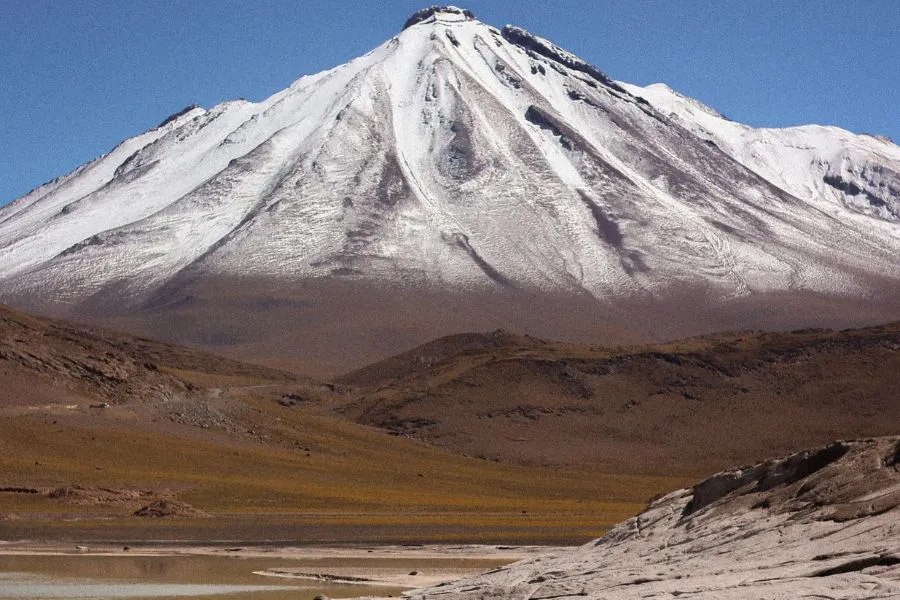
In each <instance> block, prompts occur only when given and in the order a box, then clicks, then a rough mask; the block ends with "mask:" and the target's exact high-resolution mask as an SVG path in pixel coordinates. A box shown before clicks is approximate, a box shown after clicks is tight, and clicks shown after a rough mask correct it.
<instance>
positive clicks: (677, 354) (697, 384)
mask: <svg viewBox="0 0 900 600" xmlns="http://www.w3.org/2000/svg"><path fill="white" fill-rule="evenodd" d="M340 381H341V382H342V383H344V384H345V385H349V386H353V390H354V394H355V395H357V396H358V398H357V399H355V400H353V401H351V402H349V403H347V404H346V405H345V406H344V407H342V408H341V409H340V410H341V412H343V414H346V415H347V416H349V417H350V418H352V419H354V420H356V421H357V422H360V423H366V424H370V425H374V426H378V427H382V428H386V429H388V430H390V431H392V432H394V433H395V434H396V435H402V436H408V437H412V438H415V439H420V440H424V441H427V442H428V443H431V444H435V445H437V446H439V447H441V448H445V449H448V450H451V451H454V452H459V453H463V454H468V455H472V456H479V457H484V458H488V459H492V460H500V461H503V462H515V463H519V464H528V465H542V466H552V465H556V466H576V465H578V466H582V467H584V466H591V467H594V468H599V469H602V470H607V471H612V472H626V473H656V474H660V473H679V474H686V473H693V474H696V475H703V474H710V473H714V472H717V471H719V470H722V469H724V468H727V467H729V466H733V465H735V464H746V463H749V462H754V461H758V460H762V459H764V458H766V457H768V456H771V455H772V454H778V453H786V452H790V451H795V450H799V449H801V448H803V447H809V446H814V445H818V444H822V443H827V442H829V441H832V440H835V439H842V438H850V437H862V436H875V435H890V434H896V433H897V427H898V425H897V424H898V423H900V394H898V390H900V323H895V324H892V325H886V326H879V327H871V328H866V329H861V330H848V331H830V330H803V331H796V332H792V333H761V332H747V333H735V334H723V335H717V336H710V337H705V338H695V339H689V340H685V341H681V342H674V343H670V344H665V345H655V346H637V347H625V348H605V347H598V346H584V345H571V344H562V343H555V342H546V341H542V340H537V339H533V338H528V337H523V336H515V335H511V334H508V333H505V332H495V333H494V334H485V335H472V334H467V335H460V336H451V337H449V338H444V339H441V340H436V341H434V342H432V343H429V344H426V345H425V346H422V347H420V348H417V349H415V350H412V351H410V352H407V353H404V354H402V355H400V356H397V357H394V358H391V359H388V360H386V361H383V362H380V363H377V364H375V365H370V366H368V367H365V368H363V369H360V370H357V371H354V372H352V373H350V374H348V375H347V376H345V377H343V378H342V379H341V380H340Z"/></svg>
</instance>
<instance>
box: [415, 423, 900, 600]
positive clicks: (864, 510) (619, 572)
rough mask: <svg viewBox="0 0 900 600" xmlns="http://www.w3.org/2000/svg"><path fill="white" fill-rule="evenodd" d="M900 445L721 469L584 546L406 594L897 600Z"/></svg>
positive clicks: (876, 444)
mask: <svg viewBox="0 0 900 600" xmlns="http://www.w3.org/2000/svg"><path fill="white" fill-rule="evenodd" d="M898 523H900V438H897V437H892V438H880V439H869V440H859V441H848V442H838V443H835V444H832V445H830V446H827V447H823V448H816V449H814V450H809V451H805V452H801V453H798V454H794V455H791V456H785V457H783V458H780V459H776V460H769V461H766V462H764V463H760V464H756V465H753V466H750V467H744V468H741V469H735V470H730V471H726V472H722V473H719V474H717V475H715V476H713V477H711V478H710V479H707V480H705V481H703V482H701V483H699V484H697V485H695V486H694V487H693V488H686V489H683V490H679V491H677V492H673V493H671V494H668V495H666V496H663V497H662V498H659V499H658V500H655V501H654V502H652V503H651V504H650V505H649V507H648V508H647V510H645V511H644V512H642V513H641V514H640V515H638V516H636V517H634V518H632V519H629V520H628V521H626V522H624V523H622V524H620V525H619V526H617V527H616V528H615V529H613V530H612V531H610V532H609V533H607V534H606V535H605V536H603V537H602V538H600V539H599V540H596V541H594V542H591V543H589V544H586V545H584V546H582V547H580V548H577V549H574V550H571V551H568V552H562V553H558V554H555V555H546V556H542V557H540V558H535V559H532V560H528V561H522V562H519V563H516V564H514V565H510V566H507V567H501V568H499V569H495V570H494V571H491V572H489V573H487V574H484V575H481V576H478V577H474V578H468V579H464V580H461V581H457V582H454V583H451V584H448V585H444V586H440V587H436V588H431V589H425V590H417V591H415V592H410V593H409V597H410V598H412V599H414V600H420V599H421V600H424V599H425V598H454V599H459V600H467V599H473V600H474V599H476V598H478V599H480V598H496V599H498V600H525V599H528V598H531V599H535V598H586V599H589V600H590V599H600V598H621V599H623V600H630V599H637V598H648V597H663V598H672V597H676V596H689V597H691V598H698V599H700V600H714V599H715V600H730V599H735V600H737V599H740V600H756V599H759V600H763V599H767V600H768V599H773V598H778V599H788V598H842V599H845V600H863V599H879V598H883V599H885V600H886V599H888V598H897V597H900V530H898Z"/></svg>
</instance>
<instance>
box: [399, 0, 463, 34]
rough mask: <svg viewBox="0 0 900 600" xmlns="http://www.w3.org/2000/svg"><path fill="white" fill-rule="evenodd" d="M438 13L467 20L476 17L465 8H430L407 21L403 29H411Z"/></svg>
mask: <svg viewBox="0 0 900 600" xmlns="http://www.w3.org/2000/svg"><path fill="white" fill-rule="evenodd" d="M437 13H448V14H454V15H463V16H464V17H466V18H467V19H474V18H475V15H474V14H472V11H470V10H466V9H463V8H457V7H455V6H437V5H436V6H429V7H428V8H423V9H422V10H418V11H416V12H414V13H413V15H412V16H411V17H410V18H409V19H407V20H406V23H404V24H403V29H409V28H410V27H412V26H413V25H416V24H418V23H421V22H422V21H425V20H427V19H429V18H431V17H433V16H434V15H435V14H437Z"/></svg>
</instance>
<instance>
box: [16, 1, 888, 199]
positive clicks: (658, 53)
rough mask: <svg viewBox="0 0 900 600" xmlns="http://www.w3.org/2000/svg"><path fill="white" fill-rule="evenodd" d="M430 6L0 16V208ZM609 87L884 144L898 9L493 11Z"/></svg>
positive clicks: (772, 5) (281, 5) (157, 8)
mask: <svg viewBox="0 0 900 600" xmlns="http://www.w3.org/2000/svg"><path fill="white" fill-rule="evenodd" d="M427 4H430V2H429V1H428V0H424V1H420V2H411V1H405V0H403V1H401V0H395V1H393V0H392V1H384V2H366V3H362V2H343V3H342V2H337V1H330V2H312V1H305V0H252V1H248V0H215V1H213V0H198V1H195V0H165V1H164V0H156V1H149V2H147V1H145V2H122V1H119V0H116V1H113V0H103V1H100V0H79V1H78V2H68V1H66V0H0V8H2V12H0V14H2V20H0V74H2V78H0V115H2V119H0V156H2V158H0V205H2V204H5V203H7V202H8V201H10V200H13V199H14V198H16V197H18V196H20V195H22V194H24V193H26V192H27V191H28V190H29V189H31V188H33V187H35V186H37V185H39V184H41V183H43V182H44V181H47V180H49V179H52V178H53V177H56V176H58V175H62V174H64V173H66V172H68V171H70V170H72V169H74V168H75V167H77V166H79V165H80V164H82V163H84V162H86V161H88V160H90V159H92V158H94V157H96V156H98V155H100V154H102V153H104V152H107V151H108V150H110V149H111V148H112V147H113V146H114V145H115V144H117V143H118V142H119V141H121V140H122V139H125V138H127V137H130V136H132V135H135V134H137V133H140V132H142V131H144V130H147V129H149V128H151V127H154V126H155V125H156V124H158V123H159V122H160V121H162V120H163V119H164V118H165V117H166V116H168V115H169V114H171V113H173V112H175V111H177V110H179V109H180V108H182V107H183V106H185V105H187V104H191V103H197V104H201V105H203V106H205V107H207V108H208V107H210V106H213V105H214V104H216V103H218V102H221V101H224V100H228V99H233V98H238V97H244V98H247V99H249V100H260V99H262V98H265V97H266V96H268V95H270V94H272V93H274V92H276V91H278V90H280V89H282V88H284V87H286V86H287V85H289V84H290V83H291V82H292V81H294V80H295V79H297V78H299V77H300V76H302V75H304V74H308V73H313V72H316V71H320V70H322V69H326V68H330V67H333V66H336V65H338V64H340V63H343V62H346V61H347V60H349V59H351V58H353V57H355V56H358V55H360V54H362V53H364V52H367V51H368V50H370V49H372V48H373V47H375V46H377V45H378V44H380V43H382V42H384V41H386V40H387V39H388V38H390V37H391V36H392V35H394V34H395V33H396V32H397V31H399V29H400V27H401V26H402V24H403V22H404V21H405V20H406V18H407V17H408V16H409V15H410V14H412V13H413V12H414V11H415V10H416V9H418V8H421V7H423V6H425V5H427ZM457 4H460V5H461V6H463V7H466V8H469V9H470V10H472V11H473V12H474V13H475V14H476V16H477V17H478V18H480V19H481V20H482V21H485V22H487V23H490V24H493V25H498V26H502V25H504V24H506V23H512V24H515V25H519V26H522V27H525V28H526V29H529V30H531V31H532V32H534V33H537V34H539V35H542V36H544V37H547V38H549V39H551V40H552V41H554V42H556V43H557V44H559V45H560V46H563V47H564V48H567V49H569V50H571V51H573V52H575V53H576V54H579V55H580V56H582V57H583V58H585V59H587V60H588V61H590V62H592V63H594V64H595V65H597V66H598V67H599V68H600V69H602V70H604V71H606V72H607V73H608V74H609V75H611V76H612V77H614V78H616V79H621V80H624V81H628V82H632V83H637V84H641V85H646V84H649V83H653V82H657V81H663V82H665V83H668V84H669V85H670V86H672V87H673V88H675V89H676V90H678V91H680V92H682V93H685V94H687V95H689V96H693V97H695V98H698V99H700V100H701V101H703V102H705V103H706V104H709V105H711V106H713V107H714V108H716V109H717V110H719V111H720V112H723V113H724V114H726V115H727V116H729V117H730V118H732V119H735V120H737V121H742V122H745V123H749V124H751V125H755V126H786V125H795V124H804V123H822V124H830V125H839V126H841V127H845V128H847V129H850V130H851V131H855V132H869V133H877V134H882V135H888V136H890V137H891V138H893V139H894V140H895V142H896V141H898V140H900V111H898V106H900V3H898V2H896V0H869V1H864V2H839V1H838V0H831V1H822V0H803V1H799V0H793V1H789V0H785V1H777V2H774V1H773V2H768V1H763V2H760V1H759V0H752V1H750V0H747V1H738V0H734V1H713V0H681V1H675V0H672V1H668V2H663V1H658V0H652V1H651V0H627V1H625V0H621V1H618V0H617V1H612V0H610V1H600V0H597V1H582V0H572V1H568V2H552V1H543V2H538V1H531V0H524V1H523V0H519V1H512V0H498V1H471V2H467V3H459V2H457Z"/></svg>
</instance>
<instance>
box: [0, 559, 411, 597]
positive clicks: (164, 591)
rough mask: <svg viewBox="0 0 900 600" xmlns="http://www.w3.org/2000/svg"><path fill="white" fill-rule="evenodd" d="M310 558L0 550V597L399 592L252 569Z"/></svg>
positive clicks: (286, 565)
mask: <svg viewBox="0 0 900 600" xmlns="http://www.w3.org/2000/svg"><path fill="white" fill-rule="evenodd" d="M315 562H316V561H312V563H311V561H302V560H290V559H278V558H274V559H263V558H246V559H245V558H239V557H231V556H229V557H220V556H103V555H62V556H53V555H30V556H0V599H2V600H7V599H12V598H40V599H43V600H48V599H69V598H81V599H91V600H113V599H118V598H129V599H133V600H150V599H153V600H164V599H179V600H186V599H200V598H206V599H209V600H237V599H238V598H242V599H252V600H287V599H288V598H290V599H291V600H304V599H308V600H311V599H312V598H314V597H315V596H316V595H318V594H324V595H326V596H329V597H332V598H340V597H348V596H361V595H380V596H388V595H394V596H397V595H399V593H400V592H401V589H400V588H389V587H384V586H367V585H335V584H331V583H320V582H316V581H307V580H301V579H281V578H278V577H266V576H263V575H257V574H255V573H254V571H263V570H267V569H284V568H296V567H298V566H299V567H305V566H309V567H310V568H311V569H314V567H315V566H316V565H315V564H314V563H315ZM345 566H353V565H345ZM313 572H318V571H315V570H314V571H313Z"/></svg>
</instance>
